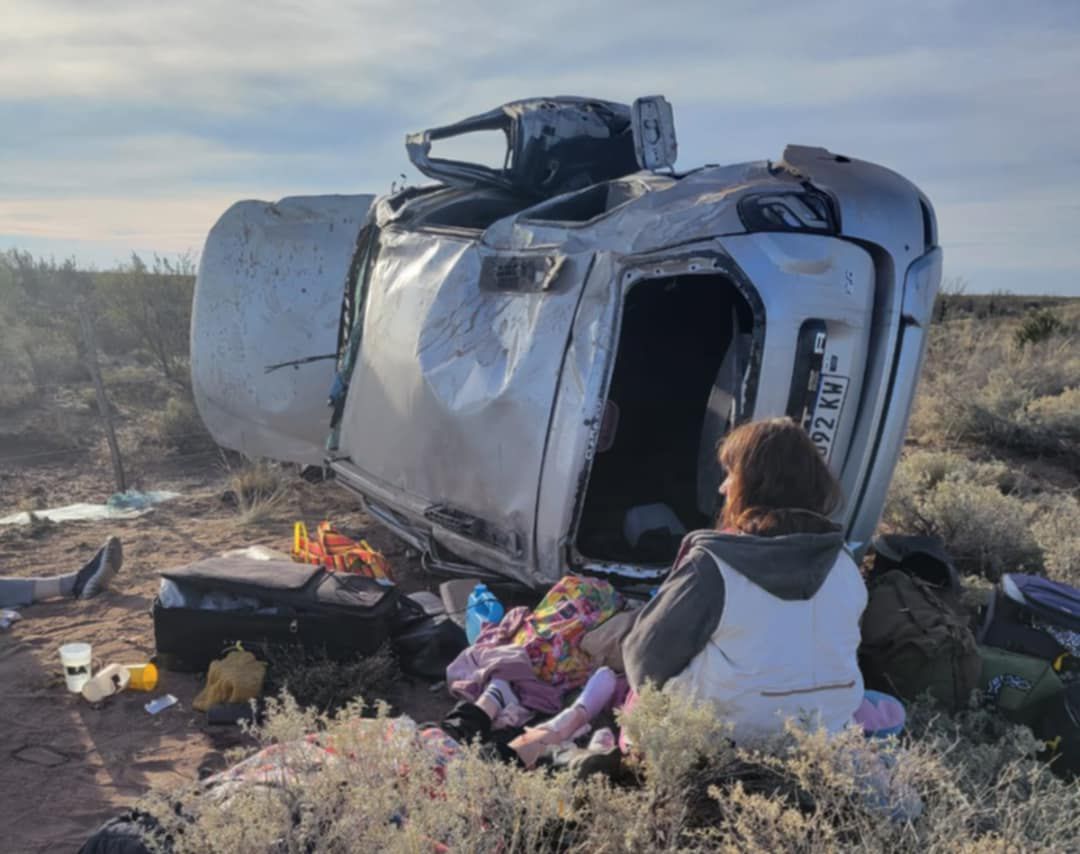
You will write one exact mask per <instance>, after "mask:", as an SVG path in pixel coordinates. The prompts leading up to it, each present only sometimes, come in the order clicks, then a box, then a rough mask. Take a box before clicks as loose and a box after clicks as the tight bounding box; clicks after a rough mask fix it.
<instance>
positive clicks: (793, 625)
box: [623, 531, 866, 741]
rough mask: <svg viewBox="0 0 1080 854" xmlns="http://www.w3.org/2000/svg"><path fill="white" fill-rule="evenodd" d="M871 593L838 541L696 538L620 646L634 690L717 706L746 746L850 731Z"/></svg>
mask: <svg viewBox="0 0 1080 854" xmlns="http://www.w3.org/2000/svg"><path fill="white" fill-rule="evenodd" d="M865 607H866V586H865V584H864V583H863V580H862V577H861V575H860V574H859V570H858V567H857V566H856V565H855V562H854V560H853V559H852V557H851V555H850V554H849V553H848V552H847V551H846V549H845V548H844V541H843V536H842V535H841V534H840V532H839V531H831V532H828V533H818V534H790V535H786V536H777V537H758V536H749V535H740V534H727V533H720V532H717V531H697V532H694V533H692V534H690V535H689V536H688V537H687V539H686V540H685V541H684V543H683V549H682V557H681V559H680V560H679V561H678V562H677V564H676V566H675V568H674V569H673V570H672V572H671V574H670V575H669V576H668V578H667V579H666V580H665V581H664V583H663V584H662V585H661V587H660V589H659V591H657V594H656V596H655V597H654V598H653V599H652V600H651V601H650V602H649V603H648V604H647V605H646V606H645V607H644V608H643V609H642V610H641V612H640V614H639V615H638V617H637V619H636V620H635V622H634V626H633V628H632V629H631V630H630V632H629V633H628V634H627V636H626V638H625V639H624V640H623V659H624V661H625V663H626V673H627V676H628V678H629V680H630V685H631V687H633V688H634V689H635V690H641V688H642V687H643V686H644V685H645V683H646V682H652V683H654V684H656V685H657V686H658V687H661V688H663V689H664V690H665V691H671V692H678V693H680V694H685V695H687V696H689V697H691V698H692V699H695V700H708V701H712V702H713V703H715V704H716V705H717V707H718V711H719V712H720V713H721V714H722V715H723V716H724V717H725V718H726V719H728V720H730V721H731V723H732V724H733V726H734V738H735V739H736V741H742V740H745V739H748V738H753V737H757V736H760V735H767V734H769V733H771V732H776V731H778V730H779V729H780V728H781V727H782V726H783V719H784V718H786V717H794V718H800V719H811V720H813V721H815V722H816V723H819V724H821V725H824V726H825V727H826V728H827V729H828V730H829V731H836V730H839V729H841V728H843V727H844V726H845V725H847V724H848V723H849V722H850V721H851V716H852V714H853V713H854V711H855V709H856V708H858V706H859V703H860V702H861V701H862V695H863V681H862V675H861V673H860V672H859V667H858V661H857V658H856V655H857V651H858V647H859V638H860V633H859V618H860V617H861V615H862V612H863V609H864V608H865Z"/></svg>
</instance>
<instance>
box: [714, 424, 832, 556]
mask: <svg viewBox="0 0 1080 854" xmlns="http://www.w3.org/2000/svg"><path fill="white" fill-rule="evenodd" d="M719 459H720V464H721V465H722V466H723V467H724V469H725V470H726V472H727V486H726V493H725V502H724V509H723V512H722V513H721V515H720V526H721V527H722V528H724V529H726V530H734V531H739V532H741V533H744V534H757V535H759V536H777V535H781V534H795V533H820V532H822V531H825V530H835V529H836V526H835V525H833V524H832V523H831V522H829V521H828V519H827V518H825V517H827V516H829V515H830V514H831V513H833V512H834V511H835V510H836V509H837V508H838V507H839V506H840V504H841V502H842V501H843V493H842V491H841V489H840V484H839V482H838V481H837V480H836V478H835V477H834V476H833V473H832V472H831V471H829V467H828V466H827V465H826V464H825V461H824V460H823V459H822V458H821V454H820V453H819V452H818V449H817V448H816V447H815V446H814V443H813V442H812V441H810V437H809V436H808V435H807V434H806V431H805V430H803V429H802V428H801V427H800V426H799V425H798V424H796V423H795V422H794V421H792V420H791V419H790V418H771V419H769V420H766V421H755V422H752V423H750V424H743V425H742V426H741V427H737V428H735V429H734V430H732V431H731V432H730V433H729V434H728V435H727V437H726V438H725V439H724V443H723V444H722V445H721V446H720V453H719Z"/></svg>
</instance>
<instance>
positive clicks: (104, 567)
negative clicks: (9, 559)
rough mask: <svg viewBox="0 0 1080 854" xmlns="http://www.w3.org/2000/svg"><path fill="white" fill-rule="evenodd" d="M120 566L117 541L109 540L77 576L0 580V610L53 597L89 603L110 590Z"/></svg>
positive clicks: (119, 548)
mask: <svg viewBox="0 0 1080 854" xmlns="http://www.w3.org/2000/svg"><path fill="white" fill-rule="evenodd" d="M123 562H124V553H123V549H122V548H121V546H120V540H119V539H117V538H116V537H109V539H108V540H106V541H105V545H103V546H102V547H101V548H100V549H98V551H97V554H95V555H94V556H93V557H92V558H90V560H88V561H87V562H86V564H85V565H84V566H83V568H82V569H80V570H78V571H77V572H68V573H66V574H63V575H50V576H46V577H43V578H14V577H7V576H5V577H0V607H4V608H19V607H22V606H24V605H33V604H34V603H35V602H40V601H42V600H43V599H51V598H53V597H55V596H70V597H72V598H73V599H90V598H91V597H93V596H97V594H98V593H100V592H101V591H102V590H105V589H106V588H107V587H108V586H109V584H110V583H111V582H112V580H113V577H114V576H115V575H116V573H118V572H119V571H120V566H121V565H122V564H123Z"/></svg>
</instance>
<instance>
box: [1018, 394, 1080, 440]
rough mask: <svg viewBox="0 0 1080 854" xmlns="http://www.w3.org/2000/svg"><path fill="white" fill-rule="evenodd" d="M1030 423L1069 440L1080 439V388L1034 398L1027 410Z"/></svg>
mask: <svg viewBox="0 0 1080 854" xmlns="http://www.w3.org/2000/svg"><path fill="white" fill-rule="evenodd" d="M1027 417H1028V418H1029V419H1030V420H1031V422H1032V423H1034V424H1035V425H1037V426H1038V427H1041V428H1043V429H1045V430H1048V431H1052V432H1054V433H1057V434H1058V435H1061V436H1066V437H1069V438H1071V439H1080V386H1075V387H1073V388H1069V389H1066V390H1065V391H1063V392H1062V393H1061V394H1054V395H1047V396H1046V397H1039V398H1036V399H1035V400H1033V401H1032V402H1031V404H1030V405H1029V406H1028V408H1027Z"/></svg>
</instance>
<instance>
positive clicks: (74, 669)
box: [60, 643, 90, 694]
mask: <svg viewBox="0 0 1080 854" xmlns="http://www.w3.org/2000/svg"><path fill="white" fill-rule="evenodd" d="M60 662H61V663H62V664H63V665H64V681H65V682H67V689H68V690H69V691H71V692H72V693H73V694H78V693H79V692H80V691H82V687H83V685H85V684H86V683H87V682H89V681H90V644H88V643H66V644H64V645H63V646H62V647H60Z"/></svg>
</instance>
